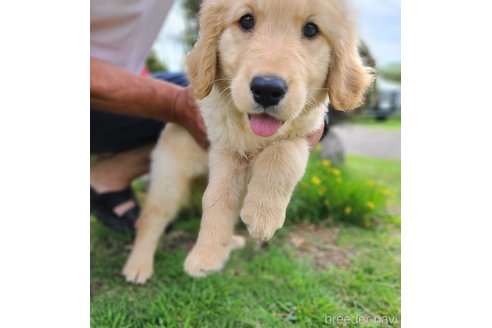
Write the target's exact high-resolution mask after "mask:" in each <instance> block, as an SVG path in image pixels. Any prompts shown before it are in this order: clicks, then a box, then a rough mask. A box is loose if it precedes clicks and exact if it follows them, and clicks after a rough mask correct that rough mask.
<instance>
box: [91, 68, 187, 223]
mask: <svg viewBox="0 0 492 328" xmlns="http://www.w3.org/2000/svg"><path fill="white" fill-rule="evenodd" d="M153 77H154V78H157V79H160V80H164V81H167V82H170V83H173V84H177V85H180V86H187V85H188V80H187V78H186V76H185V75H184V74H183V73H159V74H156V75H154V76H153ZM163 127H164V123H162V122H158V121H154V120H149V119H144V118H139V117H131V116H123V115H117V114H112V113H107V112H102V111H98V110H91V154H96V155H97V154H110V155H109V156H105V157H104V158H102V159H101V160H99V161H97V162H96V163H94V164H93V165H91V190H94V191H95V192H96V193H97V194H105V193H118V192H120V191H125V190H126V189H128V188H129V187H130V186H131V182H132V181H133V180H134V179H135V178H137V177H139V176H141V175H143V174H145V173H148V172H149V168H150V153H151V151H152V148H153V147H154V145H155V143H156V141H157V139H158V137H159V135H160V133H161V131H162V129H163ZM125 195H127V194H125ZM91 197H92V191H91ZM96 197H97V196H96ZM119 198H121V197H119ZM91 205H92V198H91ZM135 206H137V204H135V201H134V199H133V198H132V197H128V200H126V201H123V202H120V203H119V204H118V205H117V206H114V207H113V206H111V207H112V208H111V210H112V212H113V213H114V214H115V215H116V216H118V217H121V216H122V215H123V214H124V213H126V212H127V211H128V210H130V209H132V208H134V207H135ZM132 217H134V215H132Z"/></svg>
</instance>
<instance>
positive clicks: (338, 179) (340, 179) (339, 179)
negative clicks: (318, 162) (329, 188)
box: [335, 178, 343, 184]
mask: <svg viewBox="0 0 492 328" xmlns="http://www.w3.org/2000/svg"><path fill="white" fill-rule="evenodd" d="M342 181H343V180H342V178H337V179H336V180H335V182H336V183H338V184H341V183H342Z"/></svg>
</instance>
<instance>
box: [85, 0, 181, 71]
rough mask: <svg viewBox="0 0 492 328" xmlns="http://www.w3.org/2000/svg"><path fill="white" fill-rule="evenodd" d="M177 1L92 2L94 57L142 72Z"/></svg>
mask: <svg viewBox="0 0 492 328" xmlns="http://www.w3.org/2000/svg"><path fill="white" fill-rule="evenodd" d="M173 2H174V0H91V57H94V58H97V59H100V60H102V61H105V62H107V63H110V64H112V65H114V66H117V67H120V68H124V69H127V70H129V71H131V72H134V73H137V72H139V71H140V70H141V69H142V67H143V64H144V62H145V59H146V57H147V55H148V53H149V51H150V49H151V47H152V45H153V43H154V41H155V39H156V38H157V35H158V33H159V31H160V29H161V27H162V24H163V23H164V20H165V19H166V16H167V14H168V13H169V10H170V9H171V6H172V4H173Z"/></svg>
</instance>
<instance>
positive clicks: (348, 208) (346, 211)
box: [343, 206, 352, 215]
mask: <svg viewBox="0 0 492 328" xmlns="http://www.w3.org/2000/svg"><path fill="white" fill-rule="evenodd" d="M343 211H344V212H345V214H346V215H349V214H350V213H352V207H350V206H347V207H345V209H344V210H343Z"/></svg>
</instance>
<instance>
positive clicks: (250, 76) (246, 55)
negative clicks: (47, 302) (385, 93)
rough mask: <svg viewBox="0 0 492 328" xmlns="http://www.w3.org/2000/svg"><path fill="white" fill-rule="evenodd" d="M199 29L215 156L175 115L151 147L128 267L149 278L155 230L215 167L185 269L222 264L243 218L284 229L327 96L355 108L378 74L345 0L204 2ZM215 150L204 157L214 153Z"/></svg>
mask: <svg viewBox="0 0 492 328" xmlns="http://www.w3.org/2000/svg"><path fill="white" fill-rule="evenodd" d="M200 27H201V30H200V37H199V40H198V41H197V43H196V45H195V46H194V48H193V49H192V51H191V53H190V54H189V56H188V59H187V68H188V73H189V77H190V80H191V84H192V86H193V88H194V92H195V96H196V98H197V99H199V100H200V107H201V111H202V115H203V118H204V120H205V124H206V126H207V131H208V135H209V139H210V143H211V147H210V150H209V152H208V154H207V153H206V152H205V151H204V150H203V149H201V148H200V147H199V146H198V144H197V143H196V142H195V141H194V140H193V138H192V137H191V135H190V134H188V132H187V131H186V130H185V129H183V128H181V127H179V126H177V125H174V124H168V125H167V127H166V128H165V129H164V131H163V133H162V135H161V137H160V140H159V143H158V145H157V147H156V149H155V150H154V152H153V162H152V171H151V186H150V190H149V194H148V197H147V200H146V204H145V207H144V209H143V211H142V215H141V217H140V219H139V223H138V229H137V230H138V232H137V237H136V240H135V245H134V247H133V250H132V252H131V255H130V257H129V259H128V261H127V263H126V265H125V268H124V270H123V273H124V275H125V276H126V279H127V280H128V281H131V282H136V283H144V282H145V281H146V280H147V279H148V278H149V277H150V276H151V274H152V270H153V257H154V251H155V248H156V246H157V243H158V240H159V238H160V236H161V234H162V232H163V230H164V228H165V227H166V225H167V224H168V223H169V222H170V221H171V220H172V219H173V217H174V216H175V215H176V213H177V212H178V210H179V209H180V207H181V206H182V205H183V204H184V202H185V201H186V198H187V194H188V192H189V188H190V181H191V180H192V179H193V178H194V177H197V176H199V175H204V174H206V173H207V172H209V183H208V186H207V189H206V191H205V193H204V195H203V201H202V203H203V214H202V215H203V216H202V220H201V226H200V232H199V235H198V239H197V242H196V244H195V246H194V247H193V249H192V250H191V252H190V253H189V254H188V256H187V258H186V260H185V265H184V268H185V271H186V272H187V273H188V274H190V275H191V276H194V277H202V276H205V275H207V274H208V273H210V272H213V271H217V270H220V269H221V268H222V267H223V265H224V263H225V261H226V260H227V258H228V257H229V254H230V252H231V250H233V249H236V248H240V247H242V246H243V245H244V239H243V238H242V237H239V236H234V234H233V230H234V225H235V223H236V221H237V218H238V217H241V219H242V221H243V222H244V223H245V224H246V225H247V227H248V230H249V233H250V235H251V236H253V237H254V238H259V239H263V240H267V239H269V238H271V237H272V235H273V234H274V232H275V231H276V230H277V229H279V228H280V227H282V225H283V224H284V219H285V211H286V208H287V205H288V203H289V201H290V197H291V195H292V192H293V190H294V188H295V186H296V184H297V183H298V181H299V180H300V179H301V177H302V176H303V174H304V170H305V167H306V163H307V161H308V156H309V150H308V144H307V141H306V139H305V136H306V135H309V134H310V133H312V132H313V131H315V130H316V129H318V128H319V127H320V125H321V124H322V121H323V115H324V112H325V109H326V102H327V100H328V98H329V101H330V102H331V103H332V105H333V106H334V107H335V108H337V109H339V110H346V109H352V108H356V107H358V106H359V105H360V104H361V103H362V100H363V96H364V93H365V91H366V90H367V88H368V87H369V86H370V84H371V82H372V79H373V78H372V74H371V72H370V70H369V69H367V68H365V67H363V66H362V65H361V61H360V58H359V56H358V53H357V48H356V42H357V38H356V35H355V32H354V27H353V25H352V22H351V20H350V15H349V10H348V8H347V5H346V3H345V1H341V0H268V1H267V0H239V1H228V0H205V1H204V2H203V3H202V7H201V12H200ZM207 155H208V161H207Z"/></svg>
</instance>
